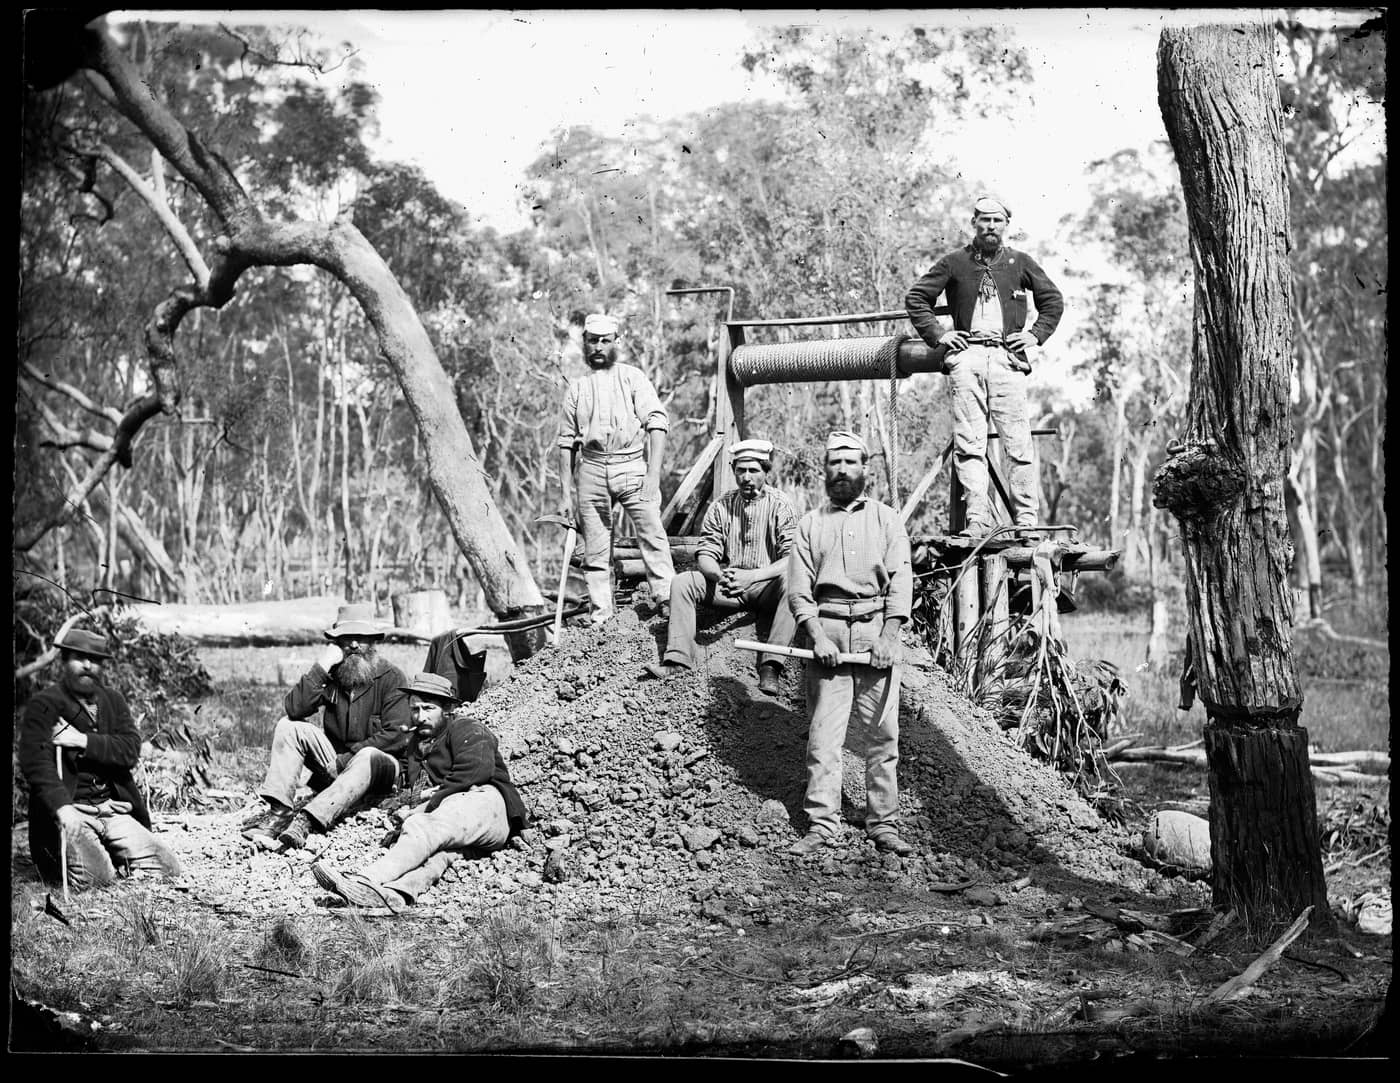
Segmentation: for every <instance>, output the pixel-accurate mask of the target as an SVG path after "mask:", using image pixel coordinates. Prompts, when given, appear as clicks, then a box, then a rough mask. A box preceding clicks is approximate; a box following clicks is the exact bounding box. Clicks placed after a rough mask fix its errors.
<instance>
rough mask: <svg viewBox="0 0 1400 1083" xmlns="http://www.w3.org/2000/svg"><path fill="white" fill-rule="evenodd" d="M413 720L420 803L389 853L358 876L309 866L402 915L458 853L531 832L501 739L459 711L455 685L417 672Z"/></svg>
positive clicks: (412, 780) (408, 782)
mask: <svg viewBox="0 0 1400 1083" xmlns="http://www.w3.org/2000/svg"><path fill="white" fill-rule="evenodd" d="M404 691H405V692H407V693H408V697H409V710H410V712H411V714H412V716H413V726H414V739H413V742H412V745H411V747H410V749H409V755H408V760H407V767H406V776H405V780H404V783H405V787H406V788H409V789H411V790H412V791H413V792H414V794H415V796H416V797H418V798H420V800H419V801H417V803H415V804H414V805H412V806H411V807H407V808H404V809H401V810H400V811H399V813H396V815H398V816H399V817H400V818H401V819H402V820H403V826H402V827H401V828H400V829H399V833H398V838H397V840H396V841H395V842H394V843H393V845H392V846H390V848H389V852H388V853H386V854H384V855H382V856H381V857H379V858H377V859H376V860H374V861H372V862H370V863H369V864H368V865H366V866H365V867H364V868H363V869H361V870H360V871H359V872H353V873H342V872H339V871H338V870H336V869H334V868H332V867H331V866H330V865H329V864H326V863H324V862H318V863H317V864H314V865H312V866H311V873H312V875H313V876H315V878H316V882H317V883H318V884H320V885H321V886H322V887H324V888H325V889H326V890H328V891H332V892H334V893H335V894H337V895H339V896H340V897H341V898H342V899H344V900H345V901H346V902H348V903H349V904H350V905H352V906H366V907H376V908H378V907H387V908H389V909H390V910H402V909H403V908H404V907H405V906H406V905H408V904H411V903H412V902H413V901H414V900H415V899H416V898H417V897H418V896H419V895H421V894H422V893H423V892H424V891H427V890H428V889H429V888H430V887H432V886H433V885H434V884H435V883H437V881H438V879H439V878H440V877H441V876H442V874H443V873H444V872H445V871H446V870H447V868H448V867H449V866H450V865H451V864H452V863H453V862H454V861H455V860H456V859H457V857H458V856H459V852H460V851H461V850H464V849H468V848H470V849H472V850H476V851H478V852H489V851H491V850H499V849H500V848H501V847H502V846H504V845H505V844H506V843H507V842H508V841H509V840H510V837H511V836H512V835H515V834H518V833H519V832H520V831H522V830H523V829H524V828H525V825H526V821H527V818H526V813H525V805H524V803H523V802H522V801H521V800H520V794H519V793H518V792H517V791H516V789H515V786H514V785H513V784H512V783H511V781H510V772H509V771H508V770H507V769H506V764H505V760H504V759H503V758H502V757H501V753H500V750H499V748H498V747H497V743H496V737H495V735H494V734H493V733H492V732H491V731H490V730H489V729H487V728H486V727H485V726H484V725H482V723H480V722H478V721H476V720H475V719H474V718H472V717H470V716H469V715H463V714H453V713H452V712H453V711H454V709H455V708H456V707H457V706H458V700H457V697H456V693H455V692H454V690H453V687H452V682H451V681H449V680H448V679H447V678H446V677H441V676H439V675H437V674H435V673H419V674H417V675H416V676H415V677H414V678H413V681H412V683H411V684H408V685H406V686H405V687H404Z"/></svg>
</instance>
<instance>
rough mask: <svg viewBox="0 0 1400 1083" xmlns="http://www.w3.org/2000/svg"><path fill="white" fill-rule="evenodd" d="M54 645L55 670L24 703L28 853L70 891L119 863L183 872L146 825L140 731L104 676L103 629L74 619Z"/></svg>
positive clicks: (103, 879)
mask: <svg viewBox="0 0 1400 1083" xmlns="http://www.w3.org/2000/svg"><path fill="white" fill-rule="evenodd" d="M54 646H55V647H57V648H58V651H59V665H60V666H61V668H62V676H61V677H60V678H59V680H58V683H57V684H51V685H49V687H47V688H45V689H44V690H43V691H42V692H39V693H38V694H37V695H35V696H34V697H33V698H32V699H30V701H29V702H28V703H26V704H25V705H24V716H23V717H22V718H21V720H20V736H19V763H20V770H21V771H22V772H23V773H24V780H25V782H26V783H28V784H29V852H30V853H31V854H32V855H33V856H34V864H35V865H36V866H38V869H39V875H40V876H42V877H43V878H44V879H45V880H46V881H48V882H50V883H61V882H62V880H63V871H64V867H65V865H66V868H67V872H68V886H69V887H70V888H72V889H73V890H74V891H85V890H86V889H88V888H90V887H105V886H106V885H108V884H110V883H112V882H113V881H114V880H115V879H116V878H117V869H118V867H119V866H124V867H125V868H126V870H128V871H130V872H153V873H160V874H163V875H166V876H179V875H180V872H181V870H180V859H179V858H177V857H176V856H175V854H174V853H173V852H171V850H170V848H169V847H168V846H166V844H165V843H164V842H162V841H161V839H160V838H159V836H157V835H155V834H153V833H152V832H151V816H150V813H149V812H147V811H146V802H145V801H144V800H143V799H142V797H141V790H140V789H139V788H138V787H137V785H136V782H135V780H133V779H132V777H131V771H132V768H134V767H135V766H136V762H137V760H138V759H139V758H140V756H141V733H140V731H139V730H138V729H137V728H136V724H135V723H134V722H133V721H132V719H131V711H130V709H129V708H128V707H127V705H126V700H125V699H124V698H123V697H122V695H121V694H120V693H119V692H116V691H114V690H113V689H110V688H107V687H105V686H104V685H103V684H102V669H103V665H104V663H105V662H106V661H107V659H108V658H110V657H111V656H112V654H111V651H109V650H108V645H107V638H106V636H101V635H97V634H96V633H94V632H88V631H84V630H82V629H80V628H71V629H69V630H68V631H67V632H65V633H64V634H63V635H62V636H61V637H60V638H59V639H58V640H56V641H55V642H54Z"/></svg>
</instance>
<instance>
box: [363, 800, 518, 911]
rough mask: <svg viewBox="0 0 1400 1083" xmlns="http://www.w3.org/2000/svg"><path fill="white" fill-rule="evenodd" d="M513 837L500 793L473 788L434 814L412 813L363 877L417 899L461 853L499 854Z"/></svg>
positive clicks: (439, 806)
mask: <svg viewBox="0 0 1400 1083" xmlns="http://www.w3.org/2000/svg"><path fill="white" fill-rule="evenodd" d="M423 807H424V808H426V805H425V806H423ZM509 838H510V821H509V818H508V817H507V815H506V802H505V798H504V797H502V796H501V791H500V790H498V789H496V787H495V786H492V785H490V784H489V783H487V784H485V785H481V786H473V787H472V788H471V789H470V790H467V791H466V792H465V793H454V794H452V795H451V796H450V797H447V798H445V799H444V800H443V802H442V804H440V805H438V807H437V808H435V809H433V811H432V812H423V811H415V812H414V813H412V814H411V815H410V816H409V817H408V818H407V819H406V820H404V822H403V827H402V828H401V829H400V830H399V837H398V840H397V841H396V842H395V843H394V845H393V846H391V847H390V848H389V852H388V853H386V854H385V855H384V856H383V857H380V858H379V859H378V860H376V861H373V862H371V863H370V864H369V865H366V866H365V867H364V869H362V870H361V875H362V876H364V877H365V878H366V879H368V880H372V881H373V882H374V883H376V884H380V885H382V886H384V887H389V888H393V889H394V890H395V891H397V892H400V893H401V894H403V895H406V896H408V898H410V899H416V898H417V897H418V896H419V895H420V894H422V893H423V892H424V891H427V890H428V888H430V887H432V886H433V885H434V884H435V883H437V882H438V880H439V879H440V878H441V877H442V874H443V873H444V872H446V871H447V869H448V867H449V866H450V865H451V864H452V863H453V862H454V861H456V860H457V858H458V857H460V856H461V855H460V854H459V853H457V851H458V850H461V849H464V848H466V847H472V848H473V849H478V850H499V849H500V848H501V847H502V846H504V845H505V844H506V840H507V839H509Z"/></svg>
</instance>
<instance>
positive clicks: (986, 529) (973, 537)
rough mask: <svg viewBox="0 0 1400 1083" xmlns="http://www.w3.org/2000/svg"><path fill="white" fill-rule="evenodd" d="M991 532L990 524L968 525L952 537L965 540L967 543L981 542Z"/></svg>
mask: <svg viewBox="0 0 1400 1083" xmlns="http://www.w3.org/2000/svg"><path fill="white" fill-rule="evenodd" d="M991 532H992V524H991V523H968V524H967V525H966V526H965V527H963V528H962V529H961V530H959V531H958V532H957V533H956V534H954V535H953V537H955V538H966V539H967V540H968V541H981V540H982V539H983V538H985V537H986V536H987V535H988V534H990V533H991Z"/></svg>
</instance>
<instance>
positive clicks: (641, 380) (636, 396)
mask: <svg viewBox="0 0 1400 1083" xmlns="http://www.w3.org/2000/svg"><path fill="white" fill-rule="evenodd" d="M632 371H633V372H635V373H636V375H635V376H634V377H633V383H632V407H633V409H634V410H636V412H637V420H638V421H640V422H641V423H642V428H644V429H645V430H646V431H647V432H651V431H653V430H660V431H661V432H665V431H666V430H667V429H668V428H669V427H670V424H671V422H670V419H669V418H667V416H666V407H664V406H662V405H661V399H660V397H659V396H658V395H657V394H656V388H654V387H652V385H651V381H650V380H649V379H647V374H646V373H645V372H643V371H642V370H641V369H639V368H634V369H633V370H632Z"/></svg>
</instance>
